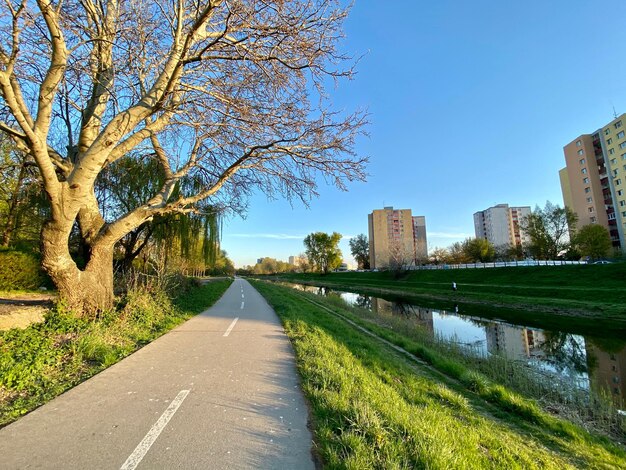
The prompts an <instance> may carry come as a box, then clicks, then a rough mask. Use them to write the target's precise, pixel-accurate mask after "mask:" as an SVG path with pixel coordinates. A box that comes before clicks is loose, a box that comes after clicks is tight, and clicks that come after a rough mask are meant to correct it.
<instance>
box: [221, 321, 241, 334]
mask: <svg viewBox="0 0 626 470" xmlns="http://www.w3.org/2000/svg"><path fill="white" fill-rule="evenodd" d="M237 320H239V317H237V318H235V319H234V320H233V322H232V323H231V324H230V326H229V327H228V329H227V330H226V333H224V336H228V335H229V334H230V332H231V331H233V328H235V325H236V324H237Z"/></svg>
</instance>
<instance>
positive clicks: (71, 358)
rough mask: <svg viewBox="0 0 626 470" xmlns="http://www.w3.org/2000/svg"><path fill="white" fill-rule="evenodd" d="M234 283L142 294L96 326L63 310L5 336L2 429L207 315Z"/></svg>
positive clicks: (0, 339)
mask: <svg viewBox="0 0 626 470" xmlns="http://www.w3.org/2000/svg"><path fill="white" fill-rule="evenodd" d="M231 282H232V280H219V281H214V282H209V283H207V284H205V285H202V286H188V287H187V288H185V289H181V290H180V291H179V292H178V297H177V298H175V299H170V298H168V297H167V296H166V295H165V294H164V293H163V292H161V291H147V290H143V289H139V290H136V291H133V292H130V293H129V294H128V295H127V296H126V298H125V303H124V305H121V306H120V307H119V309H117V310H113V311H111V312H107V313H106V314H104V315H102V316H100V317H99V318H98V319H96V320H94V321H88V320H84V319H80V318H76V317H75V316H74V315H72V314H71V313H70V312H67V311H65V310H64V309H63V307H62V306H60V305H57V306H54V307H52V308H51V309H49V310H48V311H47V312H46V314H45V320H44V321H43V322H42V323H37V324H32V325H30V326H29V327H27V328H25V329H23V330H20V329H16V328H14V329H11V330H9V331H4V332H0V427H1V426H3V425H6V424H8V423H10V422H11V421H14V420H15V419H17V418H18V417H19V416H21V415H23V414H26V413H28V412H30V411H32V410H33V409H35V408H37V407H38V406H40V405H42V404H44V403H46V402H48V401H50V400H51V399H52V398H54V397H56V396H58V395H60V394H61V393H63V392H64V391H66V390H68V389H69V388H71V387H74V386H75V385H77V384H79V383H80V382H82V381H84V380H86V379H88V378H89V377H91V376H93V375H95V374H97V373H98V372H100V371H101V370H103V369H105V368H107V367H109V366H111V365H113V364H115V363H116V362H118V361H120V360H121V359H123V358H124V357H126V356H128V355H130V354H132V353H133V352H135V351H136V350H137V349H139V348H141V347H142V346H144V345H146V344H148V343H149V342H151V341H153V340H154V339H156V338H158V337H159V336H161V335H163V334H164V333H166V332H167V331H169V330H171V329H172V328H174V327H175V326H177V325H179V324H181V323H182V322H184V321H185V320H187V319H189V318H191V317H192V316H193V315H196V314H198V313H200V312H202V311H203V310H204V309H206V308H207V307H209V306H210V305H212V304H213V303H214V302H215V301H216V300H218V299H219V298H220V297H221V295H222V294H223V293H224V292H225V291H226V289H227V288H228V286H229V285H230V284H231Z"/></svg>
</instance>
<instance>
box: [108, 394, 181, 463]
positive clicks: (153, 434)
mask: <svg viewBox="0 0 626 470" xmlns="http://www.w3.org/2000/svg"><path fill="white" fill-rule="evenodd" d="M187 395H189V390H181V391H180V392H178V395H176V398H174V400H172V403H170V406H168V407H167V409H166V410H165V411H164V412H163V414H162V415H161V417H160V418H159V419H158V421H157V422H156V423H154V425H153V426H152V427H151V428H150V431H148V434H146V436H145V437H144V438H143V440H142V441H141V442H140V443H139V445H138V446H137V447H135V450H134V451H133V453H132V454H130V456H129V457H128V458H127V459H126V462H124V465H122V466H121V467H120V470H134V469H135V468H137V465H139V463H140V462H141V460H142V459H143V458H144V457H145V455H146V453H147V452H148V450H150V447H151V446H152V444H154V441H156V440H157V438H158V437H159V434H161V431H163V429H165V426H167V423H168V422H169V421H170V419H172V416H174V413H176V411H178V408H180V405H182V403H183V401H184V400H185V398H187Z"/></svg>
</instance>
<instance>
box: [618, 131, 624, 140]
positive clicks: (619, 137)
mask: <svg viewBox="0 0 626 470" xmlns="http://www.w3.org/2000/svg"><path fill="white" fill-rule="evenodd" d="M617 138H618V139H623V138H624V131H619V132H618V133H617Z"/></svg>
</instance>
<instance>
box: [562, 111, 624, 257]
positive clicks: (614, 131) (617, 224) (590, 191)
mask: <svg viewBox="0 0 626 470" xmlns="http://www.w3.org/2000/svg"><path fill="white" fill-rule="evenodd" d="M625 132H626V114H622V115H621V116H619V117H617V118H615V119H614V120H612V121H611V122H609V123H608V124H606V125H605V126H603V127H601V128H600V129H598V130H597V131H595V132H593V133H591V134H583V135H581V136H579V137H577V138H576V139H574V140H572V141H571V142H570V143H569V144H567V145H566V146H565V147H563V153H564V154H565V165H566V166H565V168H563V169H562V170H561V171H560V172H559V177H560V180H561V191H562V192H563V201H564V203H565V205H566V206H567V207H569V208H570V209H572V210H573V211H574V212H575V213H576V215H577V216H578V223H577V227H578V228H580V227H582V226H584V225H588V224H599V225H602V226H603V227H605V228H606V229H607V230H608V231H609V233H610V235H611V241H612V242H613V246H614V247H615V248H624V247H625V246H626V242H625V240H624V232H625V231H626V134H625Z"/></svg>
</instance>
